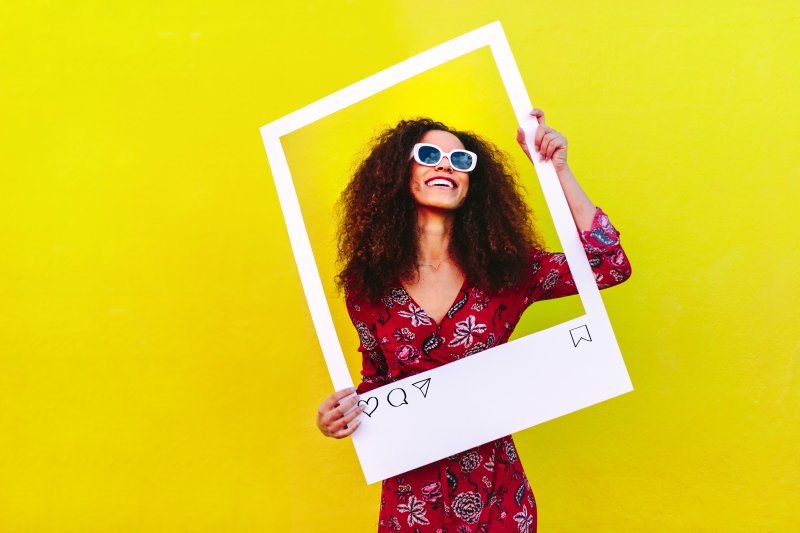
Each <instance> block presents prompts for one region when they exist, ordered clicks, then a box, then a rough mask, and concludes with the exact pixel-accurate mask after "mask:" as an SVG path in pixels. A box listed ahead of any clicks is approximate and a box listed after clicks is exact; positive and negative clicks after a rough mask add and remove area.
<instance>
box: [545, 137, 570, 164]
mask: <svg viewBox="0 0 800 533" xmlns="http://www.w3.org/2000/svg"><path fill="white" fill-rule="evenodd" d="M566 146H567V143H566V139H565V138H564V137H562V136H561V135H558V136H556V137H553V140H552V141H550V144H549V145H548V146H547V156H546V157H547V158H548V159H552V157H553V156H554V155H555V153H556V152H557V151H559V150H561V149H562V148H565V147H566Z"/></svg>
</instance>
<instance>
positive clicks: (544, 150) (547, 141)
mask: <svg viewBox="0 0 800 533" xmlns="http://www.w3.org/2000/svg"><path fill="white" fill-rule="evenodd" d="M530 114H531V116H533V117H536V120H537V121H538V122H539V127H538V128H536V134H535V136H534V138H533V144H534V146H535V147H536V150H537V152H538V154H537V155H538V156H539V161H552V162H553V166H554V167H555V168H556V172H561V171H562V170H565V169H566V168H568V167H567V138H566V137H564V136H563V135H561V134H560V133H559V132H557V131H556V130H554V129H553V128H551V127H550V126H548V125H547V124H545V122H544V111H542V110H541V109H534V110H533V111H531V113H530ZM517 142H518V143H519V145H520V146H521V147H522V150H523V151H524V152H525V155H527V156H528V159H530V160H531V161H533V159H532V158H531V154H530V153H529V152H528V146H527V145H526V144H525V132H524V131H523V130H522V128H519V129H518V130H517Z"/></svg>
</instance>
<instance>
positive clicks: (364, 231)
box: [336, 118, 542, 302]
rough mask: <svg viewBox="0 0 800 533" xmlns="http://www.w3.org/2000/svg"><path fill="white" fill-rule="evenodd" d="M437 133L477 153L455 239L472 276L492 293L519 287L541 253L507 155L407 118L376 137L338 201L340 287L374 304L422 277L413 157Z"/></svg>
mask: <svg viewBox="0 0 800 533" xmlns="http://www.w3.org/2000/svg"><path fill="white" fill-rule="evenodd" d="M430 130H443V131H447V132H449V133H452V134H453V135H455V136H456V137H458V139H459V140H460V141H461V142H462V143H463V144H464V148H466V149H467V150H470V151H472V152H475V153H476V154H477V156H478V166H477V167H475V169H474V170H473V171H472V172H470V174H469V191H468V193H467V197H466V199H465V201H464V203H463V204H462V206H461V207H460V208H459V209H458V210H457V211H456V213H455V218H454V221H453V226H452V235H451V237H450V250H449V254H450V257H451V258H452V259H454V260H455V262H456V263H457V264H458V265H459V267H460V268H461V270H462V271H463V272H464V274H465V275H466V277H467V278H468V279H469V280H471V282H473V283H475V284H477V285H478V286H480V287H483V288H486V289H488V290H489V291H492V292H495V291H497V290H500V289H502V288H504V287H509V286H512V285H514V284H515V283H517V282H519V281H520V279H521V275H522V272H523V270H524V268H525V266H526V264H527V262H528V259H529V257H530V252H531V250H532V249H541V248H542V243H541V240H540V238H539V236H538V234H537V233H536V231H535V229H534V226H533V222H532V212H531V209H530V208H529V207H528V205H527V204H526V202H525V200H524V198H523V192H524V189H523V187H522V186H521V185H520V184H519V182H518V179H517V175H516V172H515V171H514V170H513V167H512V166H511V164H510V161H509V157H508V155H507V154H506V153H504V152H502V151H501V150H500V149H499V148H498V147H497V146H495V145H494V144H492V143H491V142H489V141H486V140H484V139H482V138H481V137H480V136H478V135H476V134H474V133H472V132H467V131H459V130H455V129H453V128H450V127H448V126H446V125H444V124H442V123H441V122H436V121H434V120H431V119H429V118H417V119H413V120H402V121H400V122H399V123H398V124H397V126H395V127H393V128H388V129H386V130H384V131H382V132H381V133H380V134H378V135H377V137H376V138H375V139H373V141H372V143H371V145H370V146H369V153H368V155H367V156H366V158H365V159H364V160H363V161H362V162H361V164H360V165H358V167H357V169H356V171H355V174H354V175H353V178H352V179H351V180H350V183H349V184H348V185H347V187H346V188H345V190H344V191H343V192H342V195H341V198H340V199H339V208H340V225H339V238H338V242H339V264H340V265H341V266H342V270H341V272H340V273H339V274H338V275H337V276H336V283H337V286H338V287H339V288H340V289H342V288H343V287H344V286H345V285H346V286H347V288H348V289H349V290H353V291H355V292H356V293H357V294H359V295H360V296H363V297H366V298H368V299H369V300H370V301H373V302H374V301H377V300H378V299H379V298H380V297H381V296H383V295H384V294H385V292H386V290H387V289H388V288H390V287H391V286H393V284H396V283H398V282H399V281H400V280H403V279H409V278H411V277H412V276H414V275H415V274H417V273H418V272H417V236H418V228H417V212H416V206H415V203H414V199H413V197H412V195H411V190H410V176H411V166H412V160H411V158H410V154H411V150H412V148H413V146H414V144H415V143H417V142H419V141H420V139H421V138H422V137H423V136H424V135H425V133H426V132H428V131H430Z"/></svg>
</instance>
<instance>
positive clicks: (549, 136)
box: [539, 131, 553, 159]
mask: <svg viewBox="0 0 800 533" xmlns="http://www.w3.org/2000/svg"><path fill="white" fill-rule="evenodd" d="M552 142H553V133H552V132H549V131H548V132H547V133H545V135H544V137H542V146H541V147H540V148H539V155H540V156H541V157H542V159H547V150H548V148H549V147H550V143H552Z"/></svg>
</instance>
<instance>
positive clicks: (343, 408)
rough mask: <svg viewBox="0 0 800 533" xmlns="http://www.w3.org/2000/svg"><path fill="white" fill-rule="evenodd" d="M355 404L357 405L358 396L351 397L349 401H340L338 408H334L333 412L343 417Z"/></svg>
mask: <svg viewBox="0 0 800 533" xmlns="http://www.w3.org/2000/svg"><path fill="white" fill-rule="evenodd" d="M357 403H358V396H357V395H356V396H353V397H352V398H351V399H349V400H342V401H341V402H340V403H339V406H338V407H336V409H335V411H338V412H339V413H340V414H341V415H342V416H344V415H346V414H347V412H348V411H349V410H350V409H352V408H353V407H355V406H356V404H357Z"/></svg>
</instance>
